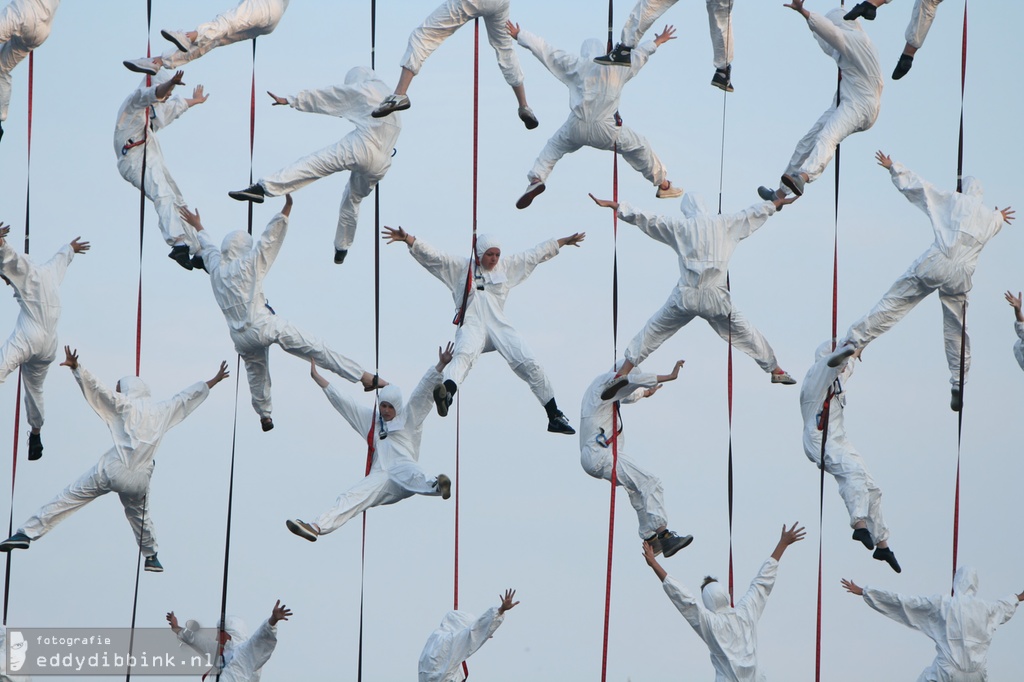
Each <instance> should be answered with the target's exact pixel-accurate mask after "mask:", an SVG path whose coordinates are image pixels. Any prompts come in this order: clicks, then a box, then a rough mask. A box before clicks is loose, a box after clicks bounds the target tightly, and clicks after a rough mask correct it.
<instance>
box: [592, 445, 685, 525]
mask: <svg viewBox="0 0 1024 682" xmlns="http://www.w3.org/2000/svg"><path fill="white" fill-rule="evenodd" d="M611 452H612V451H611V448H610V447H609V448H602V447H601V446H599V445H598V444H597V443H593V444H588V445H586V446H584V447H583V449H582V452H581V453H580V455H581V457H580V462H581V464H582V465H583V469H584V470H585V471H586V472H587V473H588V474H590V475H591V476H593V477H594V478H601V479H604V480H606V481H610V480H611V477H612V457H611ZM616 459H617V462H618V466H617V467H616V469H615V480H616V484H617V485H620V486H622V487H623V488H624V489H625V491H626V494H627V495H629V503H630V505H631V506H632V507H633V509H634V510H635V511H636V515H637V521H638V523H639V528H638V530H639V534H640V537H641V538H645V539H646V538H649V537H651V536H652V535H654V534H655V533H657V532H658V531H659V530H662V529H664V528H665V526H666V524H667V523H668V521H667V520H666V518H665V503H664V491H663V490H662V486H661V481H660V480H659V479H658V478H657V477H656V476H653V475H652V474H650V473H648V472H647V471H644V470H643V469H641V468H640V467H638V466H637V465H636V464H635V463H633V461H632V460H630V459H629V457H627V456H626V455H625V453H623V452H621V451H619V452H618V457H617V458H616Z"/></svg>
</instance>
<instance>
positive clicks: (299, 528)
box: [284, 519, 316, 542]
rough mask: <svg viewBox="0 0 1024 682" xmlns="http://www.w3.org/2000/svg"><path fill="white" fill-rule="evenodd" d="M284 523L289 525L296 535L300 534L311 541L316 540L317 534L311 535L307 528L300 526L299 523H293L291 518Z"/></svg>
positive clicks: (289, 528)
mask: <svg viewBox="0 0 1024 682" xmlns="http://www.w3.org/2000/svg"><path fill="white" fill-rule="evenodd" d="M284 525H286V526H287V527H288V530H290V531H291V532H292V533H294V534H295V535H298V536H299V537H300V538H302V539H303V540H309V541H310V542H316V536H315V535H314V536H312V537H310V536H309V533H307V532H306V529H305V528H303V527H302V526H300V525H299V524H297V523H293V522H292V520H291V519H289V520H287V521H285V522H284Z"/></svg>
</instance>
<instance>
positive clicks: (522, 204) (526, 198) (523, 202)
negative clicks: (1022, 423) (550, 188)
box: [516, 180, 547, 208]
mask: <svg viewBox="0 0 1024 682" xmlns="http://www.w3.org/2000/svg"><path fill="white" fill-rule="evenodd" d="M546 189H547V187H546V186H545V185H544V183H543V182H541V181H540V180H534V181H533V182H531V183H530V186H529V187H527V188H526V191H525V192H523V196H521V197H519V200H518V201H516V208H526V207H527V206H529V205H530V204H532V203H533V200H534V198H535V197H536V196H537V195H538V194H541V193H543V192H544V190H546Z"/></svg>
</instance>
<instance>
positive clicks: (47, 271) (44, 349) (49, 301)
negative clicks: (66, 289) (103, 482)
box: [0, 223, 89, 460]
mask: <svg viewBox="0 0 1024 682" xmlns="http://www.w3.org/2000/svg"><path fill="white" fill-rule="evenodd" d="M10 230H11V228H10V227H7V226H4V224H3V223H0V278H3V280H4V282H6V283H7V284H9V285H10V286H11V287H13V288H14V298H15V300H17V301H18V306H19V307H20V308H21V311H20V312H19V313H18V321H17V322H15V324H14V331H13V332H11V335H10V337H8V339H7V341H6V342H4V345H3V346H0V383H3V382H4V381H6V380H7V377H9V376H10V375H11V374H12V373H13V372H15V371H17V370H18V369H19V368H20V369H21V376H22V379H23V381H24V384H25V415H26V417H27V418H28V425H29V426H30V427H31V429H32V430H31V432H30V433H29V436H28V458H29V459H30V460H37V459H39V458H40V457H42V456H43V441H42V438H41V437H40V435H39V431H40V429H42V428H43V418H44V411H43V382H44V381H45V380H46V373H47V372H48V371H49V369H50V364H51V363H52V362H53V361H54V360H55V359H57V323H58V322H60V285H61V282H63V281H64V274H65V273H66V272H67V270H68V266H69V265H71V261H72V260H73V259H74V257H75V254H76V253H85V252H86V251H88V250H89V242H82V241H79V237H75V238H74V239H72V240H71V243H70V244H66V245H65V246H63V247H61V248H60V249H59V250H58V251H57V253H55V254H54V255H53V257H52V258H50V260H48V261H46V262H45V263H43V264H42V265H36V264H35V263H33V262H32V259H31V258H29V257H28V256H27V255H26V254H22V253H18V252H17V251H15V250H14V247H12V246H11V244H10V242H9V241H8V240H7V235H8V233H9V232H10Z"/></svg>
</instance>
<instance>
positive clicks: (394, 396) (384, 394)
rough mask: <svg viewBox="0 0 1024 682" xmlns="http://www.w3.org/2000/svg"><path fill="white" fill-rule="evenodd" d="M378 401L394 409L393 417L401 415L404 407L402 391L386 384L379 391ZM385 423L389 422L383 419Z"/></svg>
mask: <svg viewBox="0 0 1024 682" xmlns="http://www.w3.org/2000/svg"><path fill="white" fill-rule="evenodd" d="M378 399H379V401H380V402H382V403H388V404H389V405H391V407H393V408H395V417H398V416H399V415H401V414H402V408H403V407H404V404H403V401H402V389H400V388H398V386H395V385H394V384H388V385H387V386H385V387H384V388H382V389H380V392H379V393H378ZM385 421H390V420H387V419H385Z"/></svg>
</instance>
